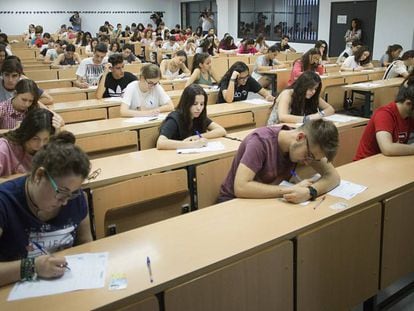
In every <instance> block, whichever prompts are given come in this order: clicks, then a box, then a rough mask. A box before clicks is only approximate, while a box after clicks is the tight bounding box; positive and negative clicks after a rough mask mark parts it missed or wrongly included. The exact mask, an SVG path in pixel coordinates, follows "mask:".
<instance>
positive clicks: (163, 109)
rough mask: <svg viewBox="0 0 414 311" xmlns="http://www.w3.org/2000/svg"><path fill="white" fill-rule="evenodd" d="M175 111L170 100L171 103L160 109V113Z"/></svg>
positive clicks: (168, 102)
mask: <svg viewBox="0 0 414 311" xmlns="http://www.w3.org/2000/svg"><path fill="white" fill-rule="evenodd" d="M173 110H174V103H173V102H172V100H171V99H170V100H169V101H167V103H166V104H164V105H162V106H160V107H159V108H158V111H159V112H170V111H173Z"/></svg>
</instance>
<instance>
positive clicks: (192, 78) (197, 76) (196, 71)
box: [185, 68, 200, 87]
mask: <svg viewBox="0 0 414 311" xmlns="http://www.w3.org/2000/svg"><path fill="white" fill-rule="evenodd" d="M198 79H200V69H198V68H196V69H194V71H193V73H192V74H191V76H190V78H188V80H187V82H186V83H185V87H187V86H189V85H191V84H193V83H195V82H196V81H197V80H198Z"/></svg>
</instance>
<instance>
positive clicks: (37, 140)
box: [0, 108, 55, 177]
mask: <svg viewBox="0 0 414 311" xmlns="http://www.w3.org/2000/svg"><path fill="white" fill-rule="evenodd" d="M52 118H53V113H52V112H50V111H49V110H47V109H43V108H36V109H32V110H31V111H29V112H28V113H27V115H26V117H25V118H24V119H23V121H22V123H21V124H20V126H19V127H18V128H17V129H15V130H12V131H9V132H7V133H4V134H3V135H1V138H0V176H1V177H4V176H10V175H14V174H19V173H26V172H28V171H30V169H31V167H32V157H33V155H34V154H35V153H36V152H37V151H38V150H39V149H40V148H41V147H42V146H43V145H45V144H46V143H47V142H48V141H49V138H50V136H52V135H54V134H55V128H54V127H53V126H52Z"/></svg>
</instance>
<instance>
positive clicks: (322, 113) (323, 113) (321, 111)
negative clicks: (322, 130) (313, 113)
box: [319, 110, 325, 118]
mask: <svg viewBox="0 0 414 311" xmlns="http://www.w3.org/2000/svg"><path fill="white" fill-rule="evenodd" d="M319 114H320V115H321V117H322V118H323V117H324V116H325V111H323V110H319Z"/></svg>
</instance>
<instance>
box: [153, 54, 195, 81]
mask: <svg viewBox="0 0 414 311" xmlns="http://www.w3.org/2000/svg"><path fill="white" fill-rule="evenodd" d="M186 61H187V54H185V52H184V51H181V50H180V51H178V52H177V53H175V55H174V57H173V58H171V59H164V60H163V61H162V62H161V65H160V70H161V77H162V79H170V80H171V79H177V78H182V77H188V76H189V75H190V70H188V68H187V66H186V65H185V62H186ZM180 71H181V73H180Z"/></svg>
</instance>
